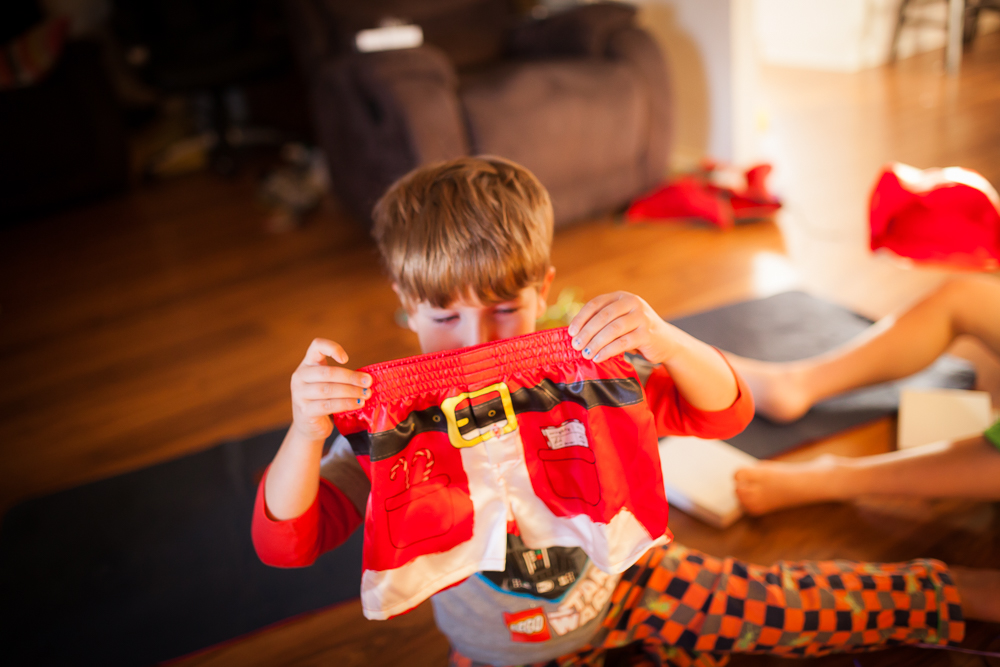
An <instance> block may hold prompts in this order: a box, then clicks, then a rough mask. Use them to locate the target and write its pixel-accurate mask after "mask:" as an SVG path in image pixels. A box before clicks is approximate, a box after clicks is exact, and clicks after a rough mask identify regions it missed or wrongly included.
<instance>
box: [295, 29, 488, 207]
mask: <svg viewBox="0 0 1000 667" xmlns="http://www.w3.org/2000/svg"><path fill="white" fill-rule="evenodd" d="M457 86H458V78H457V76H456V74H455V71H454V68H453V67H452V66H451V64H450V63H449V62H448V59H447V58H446V57H445V56H444V54H443V53H442V52H441V51H439V50H438V49H436V48H434V47H431V46H426V45H425V46H421V47H418V48H415V49H404V50H399V51H382V52H377V53H352V54H347V55H344V56H339V57H335V58H331V59H328V60H326V61H324V62H323V63H322V64H321V65H320V66H319V68H318V69H317V73H316V77H315V79H314V81H313V109H314V113H315V117H316V125H317V128H318V131H319V138H320V143H321V145H322V147H323V150H324V151H325V152H326V155H327V160H328V162H329V165H330V174H331V177H332V181H333V185H334V187H335V189H336V190H337V192H338V193H339V194H340V196H341V198H342V199H343V201H344V203H345V204H347V205H348V206H349V207H350V208H351V210H352V211H353V212H354V213H355V215H357V216H358V217H359V218H360V219H361V220H363V221H368V220H370V216H371V208H372V206H373V205H374V203H375V201H376V200H377V199H378V197H380V196H381V195H382V193H383V192H384V191H385V189H386V188H387V187H388V186H389V185H390V184H391V183H392V182H393V181H395V180H396V179H397V178H399V177H400V176H402V175H403V174H405V173H406V172H408V171H409V170H410V169H413V168H414V167H416V166H417V165H420V164H425V163H428V162H435V161H438V160H447V159H451V158H455V157H459V156H461V155H468V153H469V144H468V138H467V136H466V131H465V123H464V121H463V116H462V112H461V108H460V106H459V101H458V95H457Z"/></svg>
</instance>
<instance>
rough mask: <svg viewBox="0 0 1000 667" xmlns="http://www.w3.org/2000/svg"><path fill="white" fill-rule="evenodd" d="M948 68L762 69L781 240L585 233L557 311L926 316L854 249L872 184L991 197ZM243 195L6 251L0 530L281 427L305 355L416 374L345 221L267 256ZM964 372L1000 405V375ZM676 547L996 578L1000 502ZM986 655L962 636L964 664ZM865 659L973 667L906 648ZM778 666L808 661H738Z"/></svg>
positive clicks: (993, 370) (988, 153)
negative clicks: (389, 362) (797, 301)
mask: <svg viewBox="0 0 1000 667" xmlns="http://www.w3.org/2000/svg"><path fill="white" fill-rule="evenodd" d="M940 60H941V54H939V53H937V54H926V55H923V56H918V57H916V58H912V59H909V60H907V61H904V62H901V63H899V64H898V65H897V66H895V67H886V68H879V69H874V70H870V71H866V72H862V73H860V74H817V73H814V72H798V71H791V70H777V69H768V70H766V71H765V72H764V79H763V82H764V87H763V101H764V104H765V106H766V109H767V112H768V117H769V119H770V125H769V130H768V132H767V136H766V137H765V142H764V143H765V147H766V150H767V153H768V156H769V157H770V158H771V159H772V160H773V161H774V162H775V164H776V165H777V171H776V173H775V183H776V185H777V186H778V187H779V188H780V190H781V191H782V194H783V196H784V197H785V198H786V201H787V202H788V206H787V207H786V211H785V213H784V214H783V215H782V217H781V219H780V220H779V223H778V224H777V225H775V224H756V225H750V226H745V227H741V228H738V229H735V230H732V231H730V232H726V233H721V232H718V231H715V230H712V229H706V228H696V227H683V226H635V227H625V226H621V225H619V224H616V222H615V221H614V220H613V219H611V218H607V219H599V220H593V221H590V222H585V223H582V224H579V225H576V226H574V227H572V228H570V229H566V230H564V231H561V232H559V233H558V234H557V235H556V240H555V247H554V251H553V254H554V258H553V259H554V263H555V265H556V267H557V268H558V271H559V273H558V275H557V278H556V284H555V290H556V293H558V291H559V290H560V289H562V288H565V287H577V288H580V289H581V290H582V291H583V292H584V295H585V296H586V297H588V298H589V297H592V296H595V295H597V294H600V293H602V292H605V291H610V290H614V289H625V290H630V291H634V292H636V293H638V294H640V295H642V296H643V297H645V298H646V299H647V300H648V301H649V302H650V303H651V304H652V305H653V306H654V307H655V308H656V309H657V310H658V311H659V312H660V313H662V314H663V315H665V316H675V315H680V314H682V313H688V312H693V311H696V310H700V309H705V308H710V307H714V306H717V305H722V304H725V303H730V302H733V301H737V300H741V299H746V298H751V297H755V296H762V295H767V294H771V293H775V292H778V291H783V290H785V289H788V288H791V287H796V286H803V287H805V288H807V289H809V290H810V291H813V292H815V293H817V294H819V295H822V296H825V297H827V298H830V299H833V300H836V301H838V302H840V303H843V304H845V305H848V306H850V307H853V308H855V309H858V310H860V311H861V312H864V313H866V314H869V315H875V316H877V315H881V314H883V313H885V312H887V311H888V310H890V309H892V308H894V307H897V306H899V305H901V304H904V303H906V302H907V301H909V300H911V299H913V298H915V297H917V296H919V295H920V294H922V293H923V292H925V291H926V290H927V289H930V288H931V287H933V286H934V285H935V284H937V283H938V282H940V280H942V279H943V278H944V277H946V275H947V274H946V272H944V271H940V270H930V269H917V268H912V267H908V266H904V265H902V264H901V263H899V262H897V261H893V260H890V259H887V258H883V257H871V256H869V255H868V254H867V252H866V250H865V247H866V220H867V218H866V205H867V196H868V190H869V188H870V186H871V184H872V182H873V180H874V177H875V174H876V172H877V169H878V167H879V166H880V165H881V164H883V163H885V162H887V161H889V160H893V159H897V160H901V161H904V162H908V163H911V164H914V165H916V166H920V167H930V166H947V165H952V164H958V165H962V166H967V167H971V168H975V169H977V170H979V171H980V172H981V173H983V174H984V175H985V176H986V177H987V178H988V179H990V180H991V181H992V182H993V183H994V184H1000V123H998V122H997V119H998V118H1000V35H997V34H996V33H994V34H992V35H989V36H986V37H984V38H980V39H979V41H978V42H977V44H976V45H975V48H974V50H973V52H972V53H970V54H968V55H967V56H966V58H965V60H964V61H963V71H962V74H961V76H960V77H959V78H958V79H949V78H946V77H945V76H944V75H943V74H942V68H941V64H940ZM255 187H256V186H255V182H254V180H253V178H252V177H250V176H249V175H246V176H244V177H242V178H240V179H237V180H235V181H223V180H219V179H217V178H215V177H213V176H210V175H207V174H202V175H195V176H190V177H185V178H181V179H178V180H175V181H170V182H165V183H161V184H159V185H155V186H147V187H143V188H142V189H139V190H136V191H135V192H133V193H131V194H129V195H126V196H123V197H120V198H117V199H114V200H112V201H107V202H103V203H98V204H93V205H89V206H85V207H80V208H78V209H75V210H72V211H70V212H67V213H64V214H60V215H57V216H55V217H51V218H47V219H45V220H39V221H36V222H32V223H30V224H27V225H23V226H21V227H18V228H15V229H8V230H5V231H3V232H0V481H2V483H0V511H2V510H3V509H6V508H9V507H10V505H11V504H13V503H15V502H17V501H19V500H22V499H24V498H27V497H31V496H37V495H42V494H46V493H49V492H52V491H55V490H57V489H62V488H66V487H70V486H73V485H77V484H80V483H83V482H87V481H90V480H94V479H98V478H102V477H106V476H109V475H115V474H118V473H121V472H124V471H127V470H132V469H135V468H139V467H143V466H147V465H149V464H152V463H155V462H158V461H163V460H166V459H170V458H173V457H176V456H179V455H181V454H185V453H189V452H193V451H196V450H199V449H203V448H207V447H210V446H212V445H213V444H215V443H216V442H218V441H219V440H221V439H224V438H233V437H240V436H245V435H247V434H250V433H253V432H256V431H261V430H264V429H269V428H273V427H275V426H278V425H281V424H283V423H287V422H288V421H289V419H290V410H289V399H288V380H289V376H290V374H291V372H292V370H293V369H294V368H295V366H296V365H297V363H298V361H299V360H300V358H301V356H302V354H303V353H304V351H305V348H306V346H307V345H308V342H309V341H310V340H311V339H312V338H313V337H314V336H317V335H321V336H326V337H329V338H333V339H335V340H337V341H339V342H341V343H342V344H343V345H344V347H345V348H346V349H347V350H348V352H349V354H350V355H351V365H354V366H360V365H363V364H367V363H371V362H375V361H379V360H384V359H388V358H394V357H401V356H405V355H409V354H414V353H416V352H418V349H417V346H416V342H415V340H414V339H413V336H412V334H410V333H409V332H408V331H405V330H403V329H401V328H399V327H398V326H396V325H395V324H394V322H393V311H394V309H395V307H396V304H395V301H394V296H393V294H392V292H391V290H390V289H389V287H388V286H387V284H386V282H385V280H384V279H383V277H382V275H381V274H380V270H379V268H378V265H377V261H376V255H375V250H374V247H373V245H372V243H371V241H370V240H369V239H368V238H367V236H366V234H365V233H364V232H363V231H361V230H360V228H359V227H357V226H356V225H354V224H352V223H351V222H350V221H349V220H348V219H347V218H346V217H345V216H344V215H343V214H342V213H341V212H340V211H339V210H338V208H337V207H336V204H335V203H333V202H329V203H327V204H326V205H325V207H324V209H323V210H322V211H320V212H319V213H318V214H316V215H315V216H314V217H312V218H311V219H310V220H309V222H308V224H307V225H306V226H304V227H303V228H301V229H299V230H297V231H294V232H292V233H288V234H284V235H272V234H268V233H267V232H266V231H265V228H264V224H263V220H264V217H265V215H266V211H265V210H264V209H263V208H261V206H260V205H259V204H258V203H257V202H256V198H255V197H256V194H255ZM965 351H966V352H967V353H968V354H969V355H971V356H972V357H974V358H975V359H976V360H977V362H978V363H980V365H981V367H982V368H983V369H984V377H985V378H986V383H987V386H989V387H990V388H991V389H994V391H996V392H997V393H996V396H997V397H996V398H995V399H994V400H1000V390H998V387H1000V381H997V380H996V378H997V377H1000V373H998V371H997V369H998V368H1000V366H998V365H997V362H996V360H995V359H989V358H987V357H986V356H984V355H983V354H981V352H979V351H977V350H976V349H975V348H974V347H967V349H966V350H965ZM893 440H894V425H893V424H892V423H891V422H890V421H883V422H878V423H875V424H872V425H869V426H866V427H863V428H860V429H857V430H855V431H852V432H850V433H846V434H842V435H839V436H837V437H835V438H831V439H830V440H828V441H825V442H823V443H818V444H817V445H816V446H813V447H811V448H809V449H807V450H804V451H800V452H797V453H796V454H795V455H794V456H795V457H808V456H815V455H816V454H817V453H819V452H821V451H839V452H847V453H853V454H863V453H873V452H879V451H885V450H886V449H887V448H889V447H890V443H891V442H893ZM671 528H672V529H673V531H674V533H675V535H677V537H678V539H679V540H680V541H681V542H683V543H685V544H687V545H689V546H691V547H695V548H699V549H703V550H705V551H708V552H710V553H713V554H717V555H734V556H738V557H742V558H747V559H750V560H753V561H756V562H761V563H771V562H773V561H775V560H778V559H801V558H831V557H843V558H854V559H869V560H897V559H907V558H913V557H918V556H932V557H938V558H943V559H945V560H947V561H948V562H953V563H956V564H962V565H970V566H989V565H992V566H998V565H1000V505H997V504H986V503H965V502H952V501H939V502H928V503H907V502H900V501H890V500H874V499H872V500H865V501H864V502H858V503H856V504H844V505H821V506H815V507H811V508H805V509H800V510H794V511H786V512H781V513H778V514H775V515H772V516H769V517H765V518H761V519H744V520H741V521H740V522H739V523H737V524H736V525H734V526H733V527H732V528H730V529H729V530H726V531H717V530H714V529H711V528H708V527H706V526H704V525H703V524H700V523H699V522H697V521H695V520H692V519H690V518H689V517H687V516H685V515H684V514H683V513H681V512H680V511H675V512H673V513H672V517H671ZM998 633H1000V627H998V626H988V625H984V624H972V625H970V632H969V639H968V640H967V642H966V645H967V646H970V647H984V646H985V645H986V644H987V643H988V642H989V640H990V639H991V638H992V637H994V636H996V635H997V634H998ZM446 652H447V645H446V642H445V640H444V638H443V637H442V636H441V634H440V633H439V632H438V631H437V630H436V629H435V628H434V625H433V619H432V618H431V614H430V610H429V608H428V606H427V605H424V606H422V607H420V608H419V609H418V610H417V611H415V612H414V613H412V614H409V615H407V616H404V617H401V618H398V619H395V620H393V621H389V622H377V623H376V622H368V621H365V620H364V619H363V618H362V617H361V613H360V608H359V605H358V604H357V603H347V604H345V605H342V606H339V607H336V608H334V609H330V610H327V611H323V612H320V613H316V614H312V615H309V616H306V617H303V618H299V619H295V620H293V621H291V622H288V623H285V624H282V625H280V626H278V627H275V628H272V629H268V630H265V631H263V632H260V633H257V634H255V635H253V636H251V637H248V638H245V639H242V640H239V641H236V642H233V643H230V644H227V645H225V646H222V647H218V648H214V649H210V650H208V651H206V652H204V653H201V654H199V655H196V656H190V657H188V658H187V659H185V660H182V661H181V662H180V664H183V665H220V666H221V665H278V664H280V665H318V664H336V665H338V666H339V667H349V666H354V665H398V664H406V665H442V664H444V661H445V655H446ZM859 660H860V663H861V664H863V665H866V666H869V665H904V664H905V665H940V664H948V665H972V664H977V665H978V664H980V663H978V662H975V661H974V660H973V659H972V658H971V657H967V656H959V655H956V654H953V655H944V654H941V653H938V652H933V651H919V650H917V649H898V650H893V651H886V652H880V653H878V654H871V655H864V656H861V657H860V659H859ZM846 661H847V658H845V657H843V656H840V657H835V658H828V659H823V660H820V661H818V664H823V665H835V664H836V665H845V664H850V663H848V662H846ZM771 662H775V664H781V665H790V664H796V663H790V662H788V661H781V662H780V663H778V662H777V660H776V659H769V658H766V657H741V658H739V659H736V660H734V662H733V664H736V665H762V664H771ZM813 664H815V663H813Z"/></svg>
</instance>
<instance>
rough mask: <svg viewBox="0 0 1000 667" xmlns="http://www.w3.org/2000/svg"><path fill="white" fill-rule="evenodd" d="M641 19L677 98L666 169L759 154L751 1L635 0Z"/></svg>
mask: <svg viewBox="0 0 1000 667" xmlns="http://www.w3.org/2000/svg"><path fill="white" fill-rule="evenodd" d="M636 4H638V6H639V10H640V11H639V22H640V24H641V25H642V26H643V27H645V28H646V29H647V30H649V31H650V32H651V33H653V35H654V36H655V37H656V38H657V40H658V42H659V44H660V47H661V48H662V49H663V51H664V52H665V54H666V57H667V64H668V66H669V68H670V72H671V78H672V80H673V87H674V97H675V100H676V107H675V109H676V123H675V135H674V154H673V156H672V165H671V166H672V167H673V168H674V169H675V170H680V171H683V170H687V169H690V168H691V167H693V166H695V165H697V163H698V162H699V161H701V159H703V158H705V157H712V158H714V159H718V160H724V161H728V162H733V163H736V164H745V163H747V162H749V161H751V160H753V159H754V158H755V157H757V152H758V151H757V135H756V122H755V118H756V115H757V114H756V102H755V94H756V84H757V79H758V76H757V69H758V68H757V56H756V53H755V40H754V34H753V29H752V26H753V20H752V17H753V0H641V1H639V2H637V3H636Z"/></svg>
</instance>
